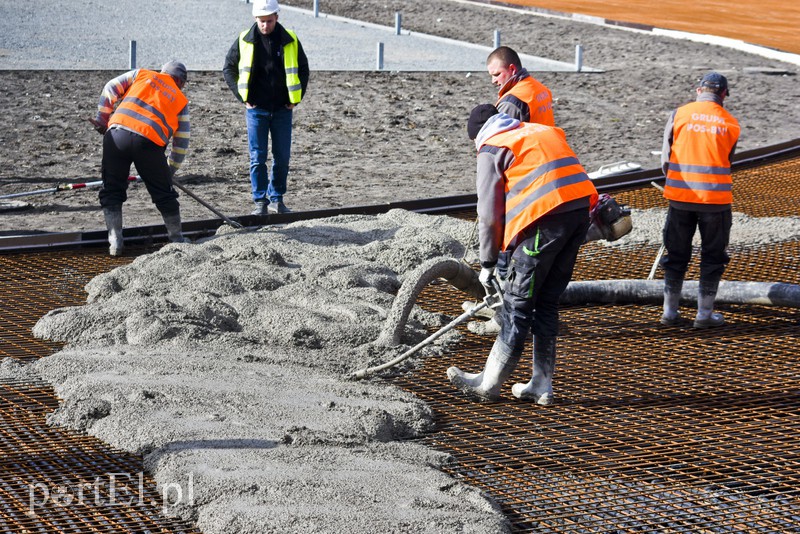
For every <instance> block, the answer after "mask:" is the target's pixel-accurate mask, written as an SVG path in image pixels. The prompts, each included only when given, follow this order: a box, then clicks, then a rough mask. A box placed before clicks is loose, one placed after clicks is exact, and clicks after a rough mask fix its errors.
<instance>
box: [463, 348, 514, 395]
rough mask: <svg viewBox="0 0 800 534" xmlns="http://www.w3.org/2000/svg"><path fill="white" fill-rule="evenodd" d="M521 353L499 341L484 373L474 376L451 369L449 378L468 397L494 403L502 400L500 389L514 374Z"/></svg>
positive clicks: (490, 354)
mask: <svg viewBox="0 0 800 534" xmlns="http://www.w3.org/2000/svg"><path fill="white" fill-rule="evenodd" d="M521 353H522V351H521V350H513V349H512V348H511V347H509V346H508V345H506V344H505V343H503V342H502V341H500V339H497V340H495V342H494V346H492V351H491V352H490V353H489V357H488V358H487V359H486V365H485V366H484V368H483V371H481V372H480V373H478V374H473V373H465V372H463V371H462V370H460V369H459V368H458V367H451V368H449V369H448V370H447V378H449V379H450V382H451V383H452V384H453V385H454V386H456V387H457V388H458V389H460V390H461V391H462V392H463V393H464V394H465V395H466V396H467V397H470V398H472V399H474V400H477V401H479V402H485V401H488V402H494V401H496V400H498V399H499V398H500V388H501V387H502V385H503V382H505V381H506V380H508V377H509V376H511V373H513V372H514V369H515V368H516V367H517V363H518V362H519V357H520V355H521Z"/></svg>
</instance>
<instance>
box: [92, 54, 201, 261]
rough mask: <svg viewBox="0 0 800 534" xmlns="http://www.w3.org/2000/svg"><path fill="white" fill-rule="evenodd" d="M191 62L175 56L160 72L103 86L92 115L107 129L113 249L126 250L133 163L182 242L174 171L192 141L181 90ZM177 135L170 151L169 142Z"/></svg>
mask: <svg viewBox="0 0 800 534" xmlns="http://www.w3.org/2000/svg"><path fill="white" fill-rule="evenodd" d="M186 80H187V73H186V66H185V65H184V64H183V63H180V62H178V61H170V62H168V63H166V64H164V66H163V67H162V68H161V72H155V71H152V70H147V69H136V70H132V71H129V72H126V73H125V74H122V75H121V76H118V77H116V78H114V79H113V80H111V81H109V82H108V83H107V84H106V85H105V87H104V88H103V92H102V94H101V96H100V103H99V104H98V106H97V115H96V116H95V118H94V119H89V121H90V122H91V123H92V125H93V126H94V127H95V129H96V130H97V131H98V132H100V133H101V134H103V160H102V164H101V168H100V172H101V174H102V178H103V186H102V188H101V189H100V193H99V198H100V206H102V208H103V215H104V217H105V221H106V226H107V228H108V243H109V249H108V251H109V254H111V255H112V256H119V255H121V254H122V253H123V249H124V243H123V239H122V204H123V203H124V202H125V201H126V200H127V198H128V194H127V190H128V175H129V174H130V170H131V164H133V165H135V166H136V171H137V172H138V173H139V176H141V178H142V181H143V182H144V185H145V187H146V188H147V192H148V193H149V194H150V198H151V199H152V200H153V204H155V206H156V209H158V211H159V212H160V213H161V216H162V217H163V219H164V224H165V225H166V227H167V233H168V235H169V240H170V241H171V242H183V241H184V238H183V235H182V233H181V213H180V205H179V203H178V193H177V191H175V189H174V187H173V185H172V177H173V175H174V174H175V171H177V170H178V168H180V166H181V163H183V160H184V158H185V157H186V151H187V149H188V147H189V132H190V126H189V104H188V100H187V98H186V96H185V95H184V94H183V92H182V90H183V88H184V86H185V85H186ZM170 139H172V146H171V149H170V153H169V157H166V156H165V152H166V147H167V144H168V143H169V142H170Z"/></svg>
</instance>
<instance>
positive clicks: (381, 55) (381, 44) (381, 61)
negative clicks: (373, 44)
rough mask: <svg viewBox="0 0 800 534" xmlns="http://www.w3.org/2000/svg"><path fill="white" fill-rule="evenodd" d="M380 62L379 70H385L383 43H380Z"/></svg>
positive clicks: (378, 62)
mask: <svg viewBox="0 0 800 534" xmlns="http://www.w3.org/2000/svg"><path fill="white" fill-rule="evenodd" d="M377 59H378V61H377V68H378V70H383V43H378V58H377Z"/></svg>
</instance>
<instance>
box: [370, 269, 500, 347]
mask: <svg viewBox="0 0 800 534" xmlns="http://www.w3.org/2000/svg"><path fill="white" fill-rule="evenodd" d="M439 278H443V279H445V280H446V281H447V282H448V283H449V284H450V285H452V286H453V287H455V288H456V289H460V290H462V291H464V292H465V293H467V294H469V295H470V296H472V297H474V298H475V299H476V300H480V299H482V298H483V297H484V296H486V293H485V291H484V289H483V286H482V285H481V283H480V281H478V273H476V272H475V271H474V270H473V269H472V268H471V267H470V266H469V265H467V264H465V263H463V262H460V261H458V260H455V259H453V258H432V259H430V260H428V261H426V262H425V263H423V264H422V265H420V266H419V267H417V268H416V269H415V270H414V271H412V272H411V273H409V274H408V276H407V277H406V279H405V281H403V284H402V285H401V286H400V290H399V291H398V292H397V296H396V297H395V299H394V302H393V303H392V309H391V310H390V311H389V316H388V317H387V318H386V322H385V323H384V327H383V330H382V331H381V334H380V336H379V337H378V340H377V342H376V343H377V344H379V345H383V346H395V345H399V344H400V342H401V340H402V337H403V330H404V329H405V326H406V322H407V321H408V316H409V315H410V314H411V310H412V309H413V308H414V304H415V303H416V302H417V297H418V296H419V294H420V293H421V292H422V290H423V289H425V287H426V286H427V285H428V284H430V283H431V282H433V281H434V280H436V279H439Z"/></svg>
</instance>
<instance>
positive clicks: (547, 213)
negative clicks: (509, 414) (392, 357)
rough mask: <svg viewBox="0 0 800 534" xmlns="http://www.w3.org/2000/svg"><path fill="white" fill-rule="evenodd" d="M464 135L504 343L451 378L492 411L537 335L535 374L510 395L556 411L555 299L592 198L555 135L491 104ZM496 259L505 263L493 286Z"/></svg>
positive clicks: (477, 112) (484, 260)
mask: <svg viewBox="0 0 800 534" xmlns="http://www.w3.org/2000/svg"><path fill="white" fill-rule="evenodd" d="M467 135H468V136H469V138H470V139H473V140H474V142H475V148H476V149H477V150H478V156H477V181H476V184H477V191H478V220H479V223H478V239H479V257H480V262H481V272H480V275H479V279H480V281H481V283H482V284H483V286H484V287H485V288H486V291H487V294H489V293H493V292H495V290H496V289H495V288H496V287H499V286H501V285H502V293H503V295H502V296H503V303H502V307H501V308H500V309H499V311H498V313H497V314H496V317H497V321H498V323H499V324H500V333H499V334H498V336H497V339H496V340H495V342H494V346H493V347H492V350H491V352H490V353H489V356H488V358H487V359H486V365H485V367H484V369H483V371H482V372H480V373H477V374H472V373H465V372H463V371H461V370H460V369H458V368H457V367H451V368H449V369H448V370H447V376H448V378H449V379H450V381H451V382H452V383H453V385H455V386H456V387H458V388H459V389H460V390H461V391H463V392H464V393H465V394H467V395H468V396H469V397H471V398H475V399H477V400H481V401H494V400H497V399H498V398H499V397H500V389H501V387H502V385H503V383H504V382H505V381H506V380H507V379H508V377H509V376H511V373H512V372H513V371H514V369H515V368H516V366H517V363H518V362H519V359H520V356H521V355H522V352H523V349H524V345H525V340H526V338H527V337H528V334H529V333H530V331H531V330H533V373H532V376H531V380H530V381H529V382H528V383H525V384H515V385H514V386H513V387H512V388H511V392H512V394H513V395H514V396H515V397H517V398H519V399H524V400H531V401H533V402H535V403H537V404H542V405H546V404H551V403H552V402H553V383H552V380H553V371H554V369H555V354H556V336H557V335H558V299H559V298H560V297H561V294H562V293H563V292H564V290H565V289H566V287H567V284H568V283H569V281H570V278H572V270H573V268H574V266H575V259H576V258H577V255H578V249H579V248H580V246H581V244H583V242H584V239H585V238H586V231H587V229H588V228H589V210H590V208H591V207H593V206H594V205H595V203H596V202H597V198H598V195H597V191H596V190H595V188H594V185H592V182H591V180H589V177H588V176H587V174H586V171H584V169H583V167H582V166H581V164H580V162H579V161H578V158H577V157H576V156H575V153H574V152H573V151H572V149H571V148H570V147H569V145H568V144H567V141H566V137H565V135H564V132H563V131H562V130H561V129H560V128H556V127H553V126H546V125H544V124H537V123H526V122H520V121H519V120H517V119H513V118H511V117H509V116H508V115H506V114H504V113H500V112H498V111H497V108H495V107H494V106H492V105H490V104H482V105H479V106H477V107H475V108H474V109H473V110H472V112H471V113H470V116H469V120H468V121H467ZM501 252H504V253H507V254H508V256H509V257H510V258H511V260H510V263H509V265H508V272H507V276H505V278H504V279H501V280H498V279H497V275H496V267H497V260H498V256H499V254H500V253H501Z"/></svg>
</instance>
